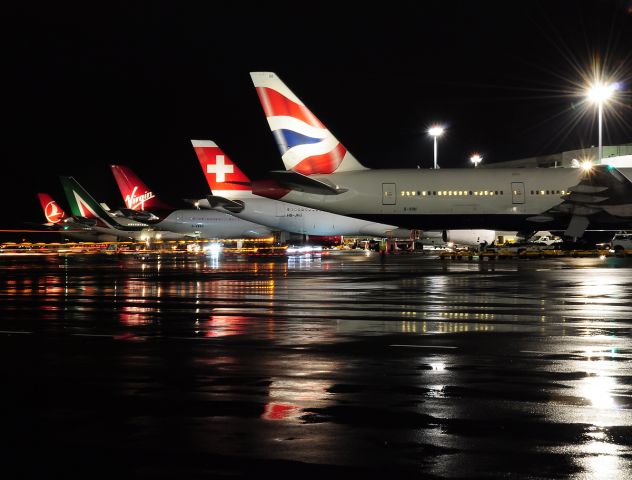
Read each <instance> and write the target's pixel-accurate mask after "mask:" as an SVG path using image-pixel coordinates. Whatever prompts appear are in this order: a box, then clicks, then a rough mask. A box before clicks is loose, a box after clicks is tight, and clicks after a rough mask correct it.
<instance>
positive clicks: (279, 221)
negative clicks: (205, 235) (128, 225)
mask: <svg viewBox="0 0 632 480" xmlns="http://www.w3.org/2000/svg"><path fill="white" fill-rule="evenodd" d="M235 198H239V196H238V195H237V196H236V197H235ZM242 201H243V204H244V209H243V210H242V211H240V212H236V213H231V215H233V216H235V217H238V218H241V219H243V220H248V221H250V222H257V223H260V224H262V225H265V226H267V227H270V228H271V229H273V230H284V231H287V232H291V233H299V234H303V235H322V236H337V235H344V236H374V237H397V238H409V237H410V236H411V233H412V232H411V231H410V230H408V229H401V228H397V227H395V226H393V225H386V224H383V223H375V222H371V221H366V220H362V219H359V218H353V217H346V216H343V215H337V214H335V213H330V212H324V211H322V210H317V209H315V208H310V207H304V206H300V205H294V204H291V203H287V202H281V201H278V200H274V199H271V198H263V197H256V196H247V197H243V200H242ZM200 206H209V205H208V201H206V200H202V201H200Z"/></svg>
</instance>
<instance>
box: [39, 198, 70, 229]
mask: <svg viewBox="0 0 632 480" xmlns="http://www.w3.org/2000/svg"><path fill="white" fill-rule="evenodd" d="M37 197H38V198H39V201H40V204H41V205H42V210H44V216H45V217H46V221H47V222H48V223H47V225H50V226H52V225H56V224H58V223H60V222H61V221H62V220H64V219H65V218H66V212H64V210H63V209H62V208H61V207H60V206H59V204H58V203H57V202H56V201H55V200H53V197H51V196H50V195H49V194H48V193H38V194H37Z"/></svg>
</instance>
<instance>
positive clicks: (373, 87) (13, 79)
mask: <svg viewBox="0 0 632 480" xmlns="http://www.w3.org/2000/svg"><path fill="white" fill-rule="evenodd" d="M93 3H95V2H83V4H85V5H83V6H80V5H81V4H80V5H74V6H73V7H68V6H64V7H60V5H58V4H57V3H56V2H49V4H44V5H41V6H39V7H37V8H36V7H35V6H33V4H29V5H28V6H13V7H12V9H10V10H8V11H7V10H6V7H3V8H5V11H4V12H3V33H2V40H3V45H4V49H3V50H4V51H3V55H2V62H3V64H4V65H3V69H2V72H3V77H4V82H3V83H4V87H3V101H2V113H3V116H4V117H5V118H4V120H5V121H4V122H3V123H4V127H3V129H4V132H5V134H4V135H3V142H2V143H3V147H4V148H3V149H2V150H3V153H4V155H3V157H4V158H3V163H4V166H3V172H4V174H3V179H4V182H3V186H2V188H1V189H0V192H1V193H0V195H1V196H2V198H1V200H2V205H3V206H4V208H3V210H4V212H8V213H5V219H3V221H2V222H0V224H2V225H3V226H7V225H18V224H19V222H20V221H23V220H24V221H37V222H39V221H42V222H43V221H44V219H43V215H42V214H41V211H40V209H39V204H38V201H37V198H36V195H35V194H36V192H38V191H49V192H50V193H51V194H53V196H55V197H56V198H57V199H58V201H59V199H61V203H62V205H64V206H65V205H66V203H65V199H63V197H62V190H61V186H60V185H59V181H58V179H57V176H58V175H73V176H75V177H76V178H77V179H78V180H79V181H80V182H81V183H82V184H83V185H84V186H85V187H87V188H88V189H89V190H90V191H92V192H93V194H94V195H95V197H97V199H98V200H100V201H105V202H107V203H108V204H109V205H110V207H119V206H121V204H122V202H121V201H120V197H119V195H118V190H117V188H116V184H115V182H114V179H113V177H112V175H111V173H110V170H109V164H111V163H120V164H127V165H130V166H131V167H133V168H134V169H135V170H136V171H137V173H138V174H139V175H140V176H141V177H142V178H144V179H145V181H146V183H148V184H149V185H150V186H151V187H152V188H153V190H154V192H157V193H159V194H162V195H163V196H165V197H166V198H167V199H169V198H171V199H178V198H183V197H190V196H192V195H196V194H203V193H206V183H205V181H204V179H203V177H202V174H201V171H200V168H199V164H198V163H197V160H196V157H195V155H194V152H193V149H192V147H191V144H190V142H189V140H190V139H191V138H194V139H213V140H215V141H217V142H218V144H219V145H220V146H221V147H223V148H224V150H225V151H226V153H227V154H228V155H229V156H230V157H231V158H232V159H233V160H235V161H236V162H238V163H240V165H242V169H243V170H244V171H245V172H246V173H247V174H248V175H249V176H251V177H252V178H258V177H259V178H260V177H262V176H264V175H265V172H266V171H268V170H274V169H280V168H282V163H281V160H280V158H279V155H278V152H277V149H276V146H275V144H274V142H273V139H272V136H271V134H270V132H269V130H268V126H267V123H266V121H265V117H264V115H263V112H262V110H261V107H260V104H259V101H258V99H257V95H256V93H255V90H254V88H253V86H252V84H251V82H250V77H249V75H248V72H250V71H256V70H265V71H274V72H276V73H277V74H278V75H279V76H280V77H281V78H282V79H283V80H284V81H285V82H286V83H287V84H288V86H289V87H290V88H291V89H292V90H293V91H294V92H295V93H296V94H297V95H298V96H299V98H301V99H302V100H303V102H305V103H306V104H307V105H308V107H309V108H310V109H311V110H312V111H313V112H314V113H315V114H316V115H317V116H318V117H319V119H320V120H321V121H322V122H323V123H325V125H327V127H328V128H329V129H330V130H332V131H333V133H334V134H335V135H336V136H337V137H338V139H339V140H340V141H341V142H342V143H343V144H344V145H345V146H346V147H347V148H348V149H349V150H350V151H351V152H353V154H354V155H355V156H356V158H358V159H359V160H360V161H361V162H362V163H364V164H365V165H366V166H369V167H374V168H380V167H382V168H384V167H390V168H393V167H411V168H415V167H416V166H417V165H420V166H421V167H422V168H426V167H430V166H431V164H432V141H431V139H429V138H428V137H427V135H426V134H425V131H426V129H427V127H429V126H430V125H431V124H432V123H433V122H436V121H438V122H443V123H444V124H445V125H446V126H447V127H448V131H447V134H446V135H445V136H444V137H443V138H442V139H441V140H440V145H439V163H440V165H441V166H442V167H444V168H446V167H460V166H469V165H468V164H469V162H468V158H469V156H470V155H471V154H472V153H473V152H475V151H476V152H480V153H481V154H482V155H483V157H484V159H485V160H484V161H485V162H487V163H493V162H497V161H503V160H511V159H518V158H523V157H528V156H534V155H539V154H546V153H555V152H559V151H564V150H571V149H576V148H581V147H584V146H590V145H596V143H597V129H596V112H595V109H594V108H591V109H589V110H586V109H585V105H583V104H582V100H583V98H582V97H581V95H579V94H578V92H579V84H581V83H582V78H581V74H582V72H584V74H588V73H589V72H590V70H591V62H592V59H593V58H601V59H604V61H603V62H602V63H603V67H604V70H605V71H606V72H608V73H612V72H616V80H619V82H620V83H621V87H622V90H621V91H620V92H619V102H618V103H617V104H616V105H613V107H614V109H612V110H609V111H608V112H607V113H606V121H605V131H604V144H605V145H608V144H618V143H627V142H632V108H631V106H630V104H631V101H630V99H631V97H630V92H631V91H632V53H631V52H632V2H630V1H628V0H626V1H616V0H612V1H605V0H595V1H553V0H548V1H525V2H522V3H520V2H514V1H506V0H505V1H473V0H470V1H463V2H459V1H440V2H439V1H435V2H426V1H416V2H413V1H410V2H405V1H392V2H383V3H381V4H380V6H379V8H375V7H373V6H369V5H368V4H363V2H353V3H354V5H353V6H343V7H341V5H343V4H344V3H347V2H342V1H337V2H327V1H318V2H298V1H295V2H287V3H286V2H252V4H250V3H248V2H237V1H233V2H204V3H202V4H201V6H199V7H198V6H194V5H192V4H189V5H187V6H183V5H181V3H183V2H169V3H167V2H146V4H143V5H140V4H136V5H128V4H127V2H123V3H121V4H116V3H113V2H105V3H99V5H101V8H97V7H95V6H94V5H93ZM7 80H8V81H7Z"/></svg>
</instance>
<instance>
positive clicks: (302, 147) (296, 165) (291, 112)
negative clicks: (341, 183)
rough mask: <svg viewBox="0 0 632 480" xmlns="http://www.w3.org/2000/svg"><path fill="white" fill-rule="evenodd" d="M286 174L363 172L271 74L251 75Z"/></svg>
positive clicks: (361, 167) (358, 163)
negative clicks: (288, 171)
mask: <svg viewBox="0 0 632 480" xmlns="http://www.w3.org/2000/svg"><path fill="white" fill-rule="evenodd" d="M250 77H251V78H252V82H253V83H254V85H255V88H256V89H257V94H258V95H259V100H260V101H261V106H262V107H263V111H264V112H265V115H266V118H267V119H268V124H269V125H270V130H272V134H273V135H274V139H275V140H276V143H277V145H278V147H279V151H280V152H281V158H282V159H283V163H284V164H285V168H286V169H287V170H293V171H295V172H298V173H301V174H303V175H314V174H329V173H334V172H348V171H353V170H366V167H363V166H362V165H361V164H360V162H358V161H357V160H356V159H355V157H354V156H353V155H351V153H350V152H349V151H348V150H347V149H346V148H345V147H344V146H343V145H342V144H341V143H340V142H339V141H338V140H337V139H336V137H334V136H333V134H332V133H331V132H330V131H329V130H327V128H326V127H325V126H324V125H323V124H322V123H321V122H320V121H319V120H318V119H317V118H316V117H315V116H314V114H313V113H312V112H310V111H309V109H308V108H307V107H306V106H305V105H304V104H303V102H301V101H300V100H299V99H298V97H297V96H296V95H294V93H292V91H291V90H290V89H289V88H288V87H287V86H286V85H285V84H284V83H283V82H282V81H281V79H280V78H279V77H278V76H277V75H276V74H275V73H272V72H251V73H250Z"/></svg>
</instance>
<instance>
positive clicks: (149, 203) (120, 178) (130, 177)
mask: <svg viewBox="0 0 632 480" xmlns="http://www.w3.org/2000/svg"><path fill="white" fill-rule="evenodd" d="M110 168H111V169H112V174H113V175H114V179H115V180H116V184H117V185H118V187H119V190H120V191H121V196H122V197H123V201H124V202H125V206H126V207H127V208H129V209H131V210H139V211H140V210H169V209H170V207H169V206H168V205H167V204H165V203H164V202H162V201H161V200H160V199H159V198H158V197H157V196H156V195H154V193H153V192H152V191H151V190H150V189H149V187H148V186H147V185H145V184H144V183H143V181H142V180H141V179H140V178H139V177H138V175H136V174H135V173H134V171H133V170H132V169H131V168H129V167H126V166H124V165H110Z"/></svg>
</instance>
